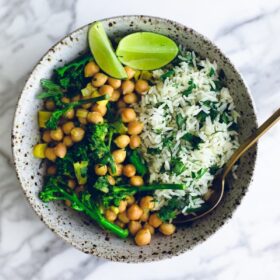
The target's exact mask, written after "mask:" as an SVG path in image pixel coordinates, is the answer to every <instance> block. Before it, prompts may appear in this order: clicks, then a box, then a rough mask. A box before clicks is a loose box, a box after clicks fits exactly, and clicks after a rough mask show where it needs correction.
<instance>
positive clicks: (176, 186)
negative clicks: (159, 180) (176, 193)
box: [114, 184, 186, 193]
mask: <svg viewBox="0 0 280 280" xmlns="http://www.w3.org/2000/svg"><path fill="white" fill-rule="evenodd" d="M185 189H186V185H185V184H151V185H143V186H139V187H132V186H130V185H122V186H114V190H115V191H117V190H118V191H129V192H131V193H137V192H148V191H155V190H185Z"/></svg>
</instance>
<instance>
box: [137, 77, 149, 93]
mask: <svg viewBox="0 0 280 280" xmlns="http://www.w3.org/2000/svg"><path fill="white" fill-rule="evenodd" d="M148 89H149V84H148V82H147V81H145V80H138V81H137V82H136V84H135V90H136V91H137V92H138V93H140V94H145V93H146V92H147V91H148Z"/></svg>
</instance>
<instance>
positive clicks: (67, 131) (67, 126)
mask: <svg viewBox="0 0 280 280" xmlns="http://www.w3.org/2000/svg"><path fill="white" fill-rule="evenodd" d="M74 127H75V124H74V123H73V122H66V123H65V124H63V125H62V130H63V132H64V134H66V135H69V134H70V132H71V130H72V129H73V128H74Z"/></svg>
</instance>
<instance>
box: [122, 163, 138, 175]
mask: <svg viewBox="0 0 280 280" xmlns="http://www.w3.org/2000/svg"><path fill="white" fill-rule="evenodd" d="M135 174H136V168H135V166H134V165H133V164H126V165H125V166H124V167H123V175H124V176H126V177H128V178H130V177H132V176H134V175H135Z"/></svg>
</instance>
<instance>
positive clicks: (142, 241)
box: [134, 228, 152, 246]
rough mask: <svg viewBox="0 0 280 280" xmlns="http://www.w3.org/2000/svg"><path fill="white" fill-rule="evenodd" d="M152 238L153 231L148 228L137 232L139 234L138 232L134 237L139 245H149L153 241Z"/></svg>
mask: <svg viewBox="0 0 280 280" xmlns="http://www.w3.org/2000/svg"><path fill="white" fill-rule="evenodd" d="M151 239H152V235H151V232H150V230H149V229H147V228H143V229H140V230H139V231H138V232H137V234H136V236H135V238H134V240H135V243H136V244H137V245H138V246H144V245H148V244H149V243H150V242H151Z"/></svg>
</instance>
